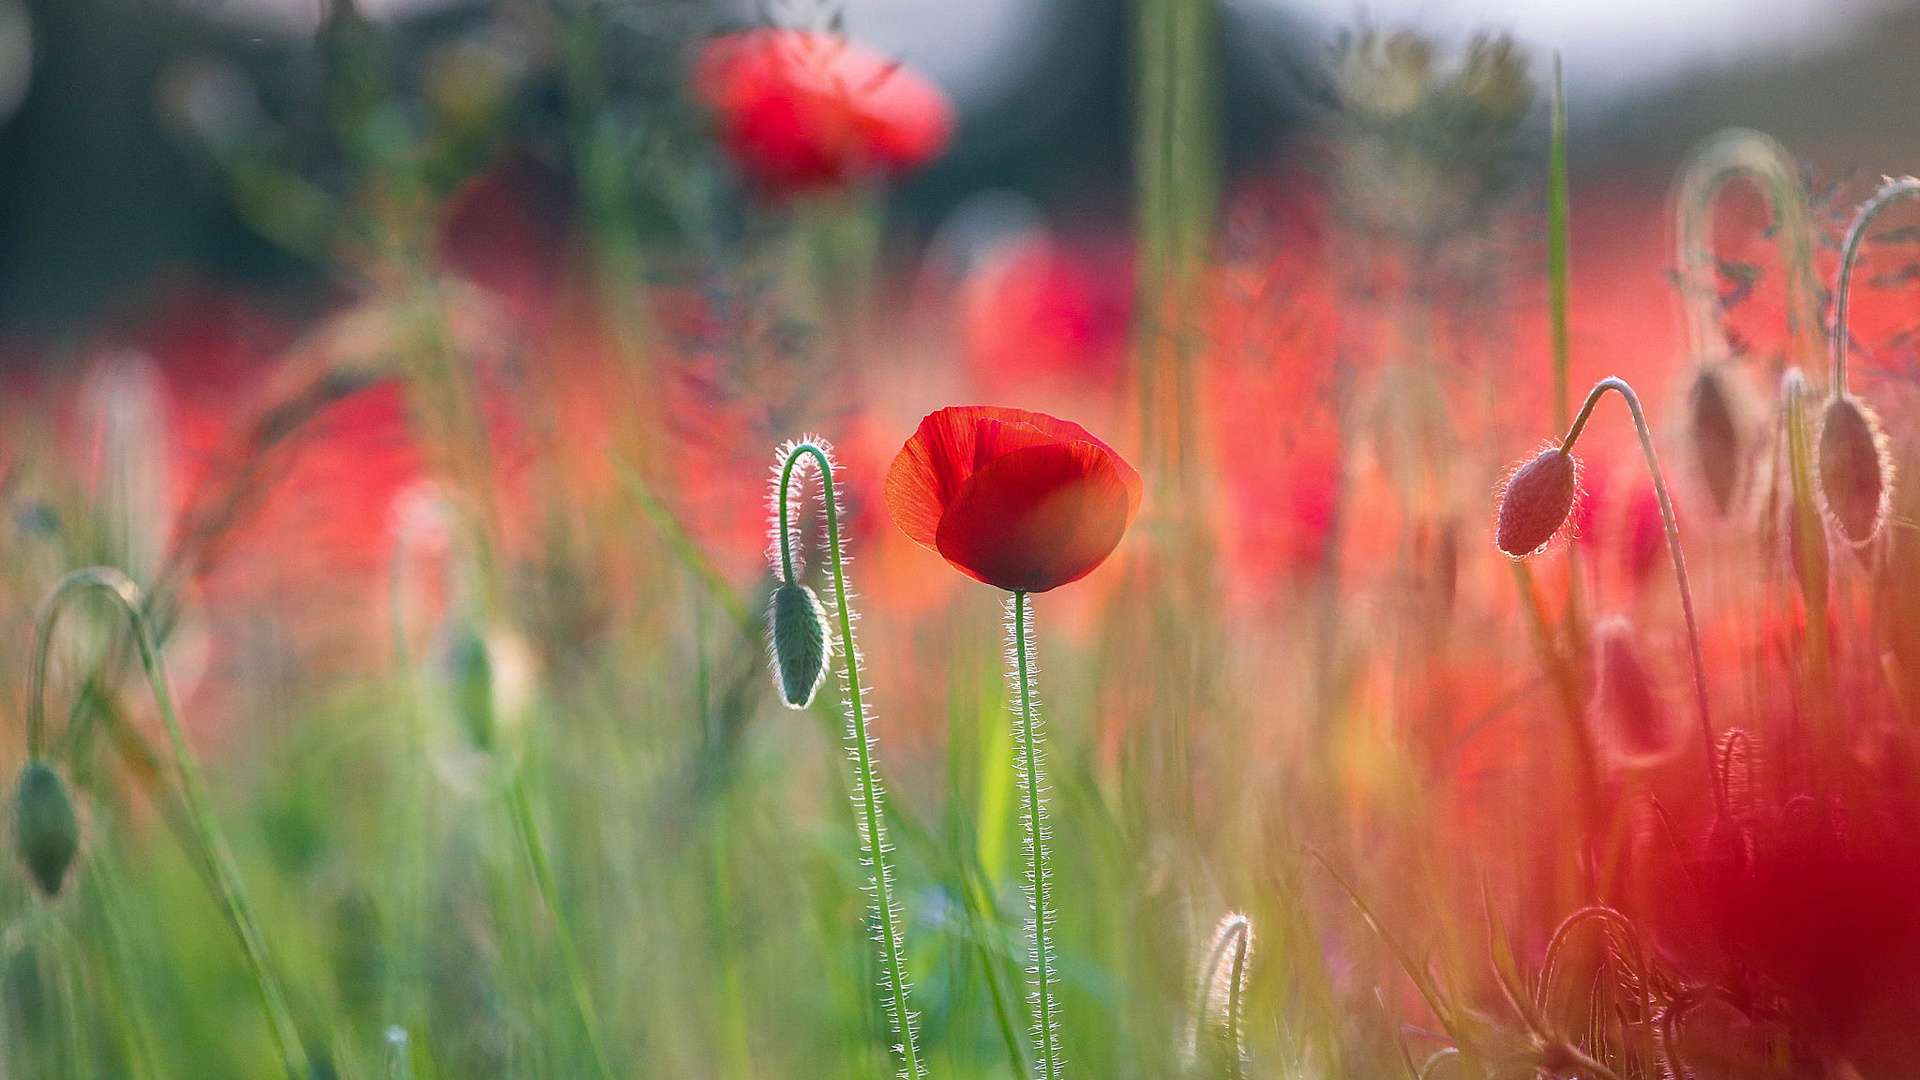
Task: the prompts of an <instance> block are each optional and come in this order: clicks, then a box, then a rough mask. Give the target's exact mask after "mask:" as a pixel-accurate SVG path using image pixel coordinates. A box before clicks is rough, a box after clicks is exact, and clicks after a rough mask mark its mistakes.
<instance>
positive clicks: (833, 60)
mask: <svg viewBox="0 0 1920 1080" xmlns="http://www.w3.org/2000/svg"><path fill="white" fill-rule="evenodd" d="M693 79H694V88H695V90H696V92H697V93H698V94H699V96H700V97H701V99H702V100H704V101H705V102H706V103H707V105H708V106H709V107H710V108H712V109H713V111H714V112H715V113H716V114H717V115H718V118H719V122H720V138H721V141H722V142H723V143H724V144H725V145H726V148H727V152H728V153H729V154H731V155H732V156H733V159H734V161H735V162H736V163H737V164H738V165H739V166H740V168H741V169H742V170H743V171H745V172H746V173H747V174H748V175H749V176H750V177H752V178H753V180H754V181H755V182H756V183H757V184H759V185H760V186H761V187H762V188H764V189H766V190H767V191H769V192H771V193H775V194H792V193H796V192H804V191H809V190H816V189H830V188H838V187H845V186H846V185H848V184H850V183H852V182H853V181H855V180H857V179H859V178H861V177H863V176H867V175H873V174H879V175H899V174H902V173H907V172H911V171H913V170H914V169H917V168H919V167H920V166H922V165H925V164H926V163H927V162H929V161H931V160H933V158H934V157H935V156H936V155H938V154H939V153H940V151H942V150H944V149H945V148H946V145H947V140H948V138H949V137H950V136H951V135H952V133H953V111H952V109H951V108H950V107H949V106H948V105H947V100H946V98H945V97H944V96H942V95H941V93H940V91H939V90H938V89H937V88H935V87H934V86H933V84H932V83H929V82H927V81H926V80H925V79H923V78H921V77H920V76H918V75H916V74H914V73H913V72H911V71H909V70H907V69H906V68H904V67H902V66H900V64H898V63H897V62H895V61H892V60H889V59H887V58H886V57H884V56H881V55H879V54H878V53H875V52H872V51H871V50H868V49H864V48H861V47H860V46H858V45H855V44H853V43H852V42H849V41H847V40H846V39H844V38H842V37H839V36H837V35H833V34H823V33H814V32H811V31H804V30H781V29H772V28H766V29H759V30H746V31H742V32H740V33H735V34H727V35H725V36H723V37H718V38H715V39H714V40H713V41H711V42H709V43H708V44H707V46H706V47H705V49H703V50H702V51H701V53H700V56H699V59H698V60H697V61H696V62H695V65H694V75H693Z"/></svg>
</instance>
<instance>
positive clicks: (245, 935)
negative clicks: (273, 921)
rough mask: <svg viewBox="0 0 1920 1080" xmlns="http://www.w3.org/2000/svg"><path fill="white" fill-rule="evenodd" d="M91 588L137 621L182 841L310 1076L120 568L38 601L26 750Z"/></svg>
mask: <svg viewBox="0 0 1920 1080" xmlns="http://www.w3.org/2000/svg"><path fill="white" fill-rule="evenodd" d="M88 589H97V590H100V591H102V592H105V593H107V594H108V595H109V596H111V597H113V598H114V600H115V601H117V602H118V603H119V605H120V607H121V609H122V610H124V611H125V612H126V615H127V618H128V620H129V621H130V622H131V623H132V628H133V639H134V645H135V647H136V648H137V649H138V650H139V653H140V666H141V667H142V668H143V669H145V671H146V676H147V684H148V685H149V686H150V687H151V688H152V690H153V696H154V700H155V702H156V703H157V704H158V706H159V709H160V719H161V721H162V722H163V723H164V724H165V725H166V728H167V738H168V740H169V741H170V742H171V743H172V747H173V760H174V769H175V773H176V777H175V779H176V782H177V783H178V785H179V788H180V800H181V803H182V805H183V808H184V810H185V814H184V817H185V821H186V824H187V827H188V830H187V835H186V836H183V837H182V839H183V840H185V841H187V847H188V848H189V849H190V850H193V851H195V852H196V854H197V855H198V859H197V860H196V861H197V862H198V863H199V864H200V866H201V868H202V870H203V872H204V873H205V874H206V875H207V877H208V879H209V885H210V887H211V888H212V891H213V893H214V896H215V898H216V899H217V900H218V901H219V903H220V908H221V911H222V913H223V914H225V915H226V917H227V923H228V925H229V926H230V927H231V928H232V930H233V933H234V936H235V937H236V938H237V939H239V942H240V948H241V952H242V953H243V954H244V955H245V957H246V961H247V970H248V973H249V974H251V975H252V976H253V984H254V988H255V989H256V990H257V991H258V992H259V995H260V1005H261V1008H262V1009H263V1010H264V1011H265V1012H266V1014H267V1021H268V1027H269V1028H270V1029H271V1030H272V1032H273V1037H274V1041H275V1043H276V1044H278V1046H279V1050H280V1056H281V1059H282V1060H283V1061H284V1062H285V1063H286V1067H287V1074H288V1075H289V1076H291V1077H293V1078H294V1080H307V1078H308V1075H309V1071H308V1064H307V1051H306V1047H305V1046H304V1045H302V1044H301V1042H300V1034H299V1031H298V1029H297V1028H296V1027H295V1026H294V1022H293V1013H292V1011H291V1010H290V1009H289V1008H288V1006H287V999H286V994H285V993H284V992H283V991H282V990H281V987H280V980H279V977H278V976H277V975H275V973H274V968H273V963H272V961H271V959H270V958H269V956H268V953H267V946H266V938H265V936H264V935H263V934H262V933H261V931H260V923H259V920H258V919H257V918H256V917H255V916H254V911H253V904H252V902H251V901H249V900H248V898H247V892H246V887H245V886H244V885H243V884H242V883H241V880H240V870H239V867H238V865H237V864H236V863H235V861H234V858H233V851H232V849H231V848H230V847H229V846H228V844H227V839H226V834H225V833H224V832H222V831H221V828H220V822H219V819H217V818H216V817H214V815H213V809H212V801H211V799H209V798H208V795H207V790H206V783H205V781H203V780H202V779H201V776H200V768H199V766H198V764H196V763H195V761H194V758H193V752H192V751H191V750H190V749H189V748H188V746H187V739H186V734H185V733H184V732H183V731H182V730H181V727H180V719H179V717H178V716H177V715H176V714H175V712H174V707H173V692H172V691H171V690H170V689H169V688H168V685H167V672H166V668H165V667H164V666H163V665H162V664H161V663H160V658H159V656H158V655H157V654H156V652H155V650H154V646H153V639H152V636H151V634H150V633H149V630H148V626H147V619H146V615H145V608H144V607H143V606H142V597H141V593H140V587H139V586H138V585H135V584H134V583H133V581H132V579H130V578H128V577H127V576H126V575H125V574H123V573H121V572H120V571H118V570H114V569H112V568H110V567H104V566H96V567H91V568H88V569H84V570H76V571H74V572H73V573H71V574H68V575H67V576H66V577H64V578H62V579H61V580H60V582H59V584H57V585H55V586H54V588H53V591H52V592H51V593H49V594H48V596H47V599H46V601H45V602H44V603H42V604H41V605H40V613H39V617H38V619H37V620H36V625H37V627H38V629H37V631H36V633H35V636H34V642H33V658H32V663H31V664H30V665H29V667H28V669H27V745H28V752H29V753H32V754H38V753H39V752H40V750H41V748H42V747H44V745H45V742H46V688H47V687H46V683H47V657H48V653H49V651H50V648H51V646H52V643H53V628H54V624H55V621H56V620H57V619H58V618H59V615H60V613H61V612H62V611H63V610H65V607H66V604H67V603H68V602H69V601H70V600H72V599H73V598H74V597H75V596H77V595H79V594H80V593H81V592H83V591H86V590H88Z"/></svg>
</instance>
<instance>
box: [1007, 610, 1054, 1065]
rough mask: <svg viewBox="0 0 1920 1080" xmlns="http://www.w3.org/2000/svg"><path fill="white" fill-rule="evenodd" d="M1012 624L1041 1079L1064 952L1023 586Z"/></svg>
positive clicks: (1030, 996)
mask: <svg viewBox="0 0 1920 1080" xmlns="http://www.w3.org/2000/svg"><path fill="white" fill-rule="evenodd" d="M1007 630H1008V634H1009V636H1010V637H1011V638H1012V643H1011V649H1010V652H1011V653H1012V656H1010V657H1009V659H1010V660H1011V661H1012V662H1013V666H1014V700H1015V705H1016V706H1017V707H1018V709H1019V715H1018V717H1017V723H1018V727H1017V728H1016V730H1015V733H1014V734H1015V739H1016V741H1017V742H1018V744H1019V757H1018V759H1017V765H1018V768H1019V770H1020V788H1021V791H1020V795H1021V799H1022V801H1023V802H1024V804H1025V805H1024V806H1023V807H1022V809H1021V814H1020V820H1021V824H1022V825H1023V826H1024V827H1025V829H1026V837H1025V846H1026V853H1027V875H1026V892H1027V902H1028V905H1029V906H1030V907H1031V908H1032V912H1033V913H1032V915H1031V916H1029V917H1028V920H1027V936H1028V938H1029V939H1030V940H1031V941H1032V943H1033V958H1032V961H1031V962H1030V964H1029V966H1028V973H1029V974H1030V975H1031V976H1032V979H1031V988H1030V989H1029V990H1028V992H1027V1003H1028V1005H1029V1006H1030V1007H1031V1009H1032V1011H1033V1046H1034V1055H1035V1061H1034V1074H1035V1075H1036V1076H1037V1077H1038V1078H1039V1080H1059V1077H1060V1069H1061V1066H1062V1064H1063V1063H1062V1062H1061V1060H1060V1020H1059V1013H1060V1003H1059V1002H1058V1000H1056V999H1055V997H1054V993H1053V987H1054V984H1055V983H1056V982H1058V981H1059V974H1058V971H1057V968H1058V965H1059V957H1058V956H1057V955H1056V952H1055V950H1056V946H1055V944H1054V939H1053V933H1054V910H1053V864H1052V859H1051V856H1050V854H1049V852H1048V850H1047V841H1048V839H1050V837H1051V835H1052V830H1051V829H1050V828H1049V827H1048V826H1047V800H1046V755H1045V753H1044V752H1043V751H1042V749H1041V722H1040V713H1039V708H1038V705H1037V702H1036V701H1035V700H1034V697H1035V695H1034V668H1035V662H1034V647H1033V602H1032V600H1031V599H1030V598H1029V597H1028V595H1027V594H1026V592H1024V591H1016V592H1014V593H1013V595H1012V596H1010V597H1009V598H1008V600H1007Z"/></svg>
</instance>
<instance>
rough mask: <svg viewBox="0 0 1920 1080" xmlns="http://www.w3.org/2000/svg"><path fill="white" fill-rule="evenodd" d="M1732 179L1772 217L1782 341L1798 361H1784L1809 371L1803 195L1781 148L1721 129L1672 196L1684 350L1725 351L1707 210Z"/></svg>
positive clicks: (1813, 307)
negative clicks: (1747, 187)
mask: <svg viewBox="0 0 1920 1080" xmlns="http://www.w3.org/2000/svg"><path fill="white" fill-rule="evenodd" d="M1738 176H1747V177H1750V178H1752V179H1754V180H1755V181H1757V182H1758V183H1759V185H1760V188H1761V190H1762V191H1764V192H1765V193H1766V196H1767V202H1768V203H1769V204H1770V209H1771V210H1772V211H1773V217H1774V228H1775V234H1774V235H1775V242H1776V243H1777V244H1778V247H1779V252H1780V262H1781V265H1782V267H1783V268H1784V269H1785V271H1786V272H1787V274H1788V280H1787V282H1786V283H1785V288H1784V292H1785V293H1786V299H1787V333H1788V334H1789V336H1790V337H1791V338H1792V340H1793V347H1794V351H1795V352H1796V353H1797V354H1798V355H1794V356H1789V357H1788V362H1789V363H1790V364H1802V365H1804V364H1808V363H1811V362H1812V360H1813V357H1815V356H1816V355H1818V353H1819V348H1820V341H1819V315H1818V311H1819V295H1818V292H1817V290H1816V288H1815V280H1814V271H1813V245H1812V241H1811V239H1810V237H1809V234H1808V228H1807V218H1808V214H1807V194H1806V189H1805V187H1804V186H1803V185H1802V183H1801V181H1800V171H1799V168H1798V167H1797V166H1796V165H1795V164H1794V161H1793V156H1792V155H1791V154H1789V153H1787V150H1786V148H1785V147H1783V146H1781V145H1780V144H1779V143H1778V142H1776V141H1775V140H1774V139H1772V138H1771V137H1769V136H1766V135H1762V134H1761V133H1759V132H1757V131H1749V130H1747V129H1744V128H1728V129H1726V130H1724V131H1720V132H1716V133H1715V134H1713V135H1711V136H1708V137H1707V139H1706V140H1705V141H1704V142H1702V143H1701V144H1700V145H1699V146H1698V147H1696V148H1695V149H1694V151H1693V153H1692V154H1691V155H1690V156H1689V157H1688V158H1687V162H1686V164H1685V165H1683V166H1681V170H1680V179H1679V182H1678V184H1677V186H1676V187H1675V190H1674V221H1675V229H1674V231H1675V239H1676V243H1677V246H1678V248H1679V251H1678V256H1679V263H1680V266H1679V270H1680V294H1681V299H1682V301H1683V303H1684V304H1685V307H1686V313H1687V339H1688V342H1689V343H1690V344H1691V345H1692V346H1693V348H1694V349H1695V350H1696V352H1708V353H1712V354H1716V357H1717V355H1724V354H1725V353H1726V352H1728V351H1729V346H1728V343H1727V340H1726V337H1725V335H1724V334H1723V333H1722V332H1721V330H1720V319H1719V305H1720V300H1719V292H1718V290H1717V289H1716V288H1715V287H1714V273H1715V271H1714V264H1713V206H1714V202H1715V200H1716V199H1717V198H1718V197H1719V194H1720V190H1721V189H1722V188H1724V187H1725V186H1726V185H1727V182H1728V181H1730V180H1732V179H1734V178H1735V177H1738Z"/></svg>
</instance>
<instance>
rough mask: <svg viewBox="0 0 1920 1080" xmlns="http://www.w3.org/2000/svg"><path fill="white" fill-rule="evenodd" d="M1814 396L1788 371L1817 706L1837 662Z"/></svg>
mask: <svg viewBox="0 0 1920 1080" xmlns="http://www.w3.org/2000/svg"><path fill="white" fill-rule="evenodd" d="M1836 325H1838V324H1836ZM1840 332H1841V333H1844V332H1845V331H1844V330H1842V331H1840ZM1835 378H1836V381H1838V382H1840V383H1844V382H1845V376H1844V375H1842V374H1839V373H1838V371H1837V370H1836V375H1835ZM1811 394H1812V388H1811V387H1809V386H1808V385H1807V380H1806V378H1805V376H1803V375H1801V374H1800V369H1799V368H1789V369H1788V370H1787V375H1786V378H1785V379H1784V380H1782V386H1781V395H1780V396H1781V406H1782V408H1783V409H1784V410H1785V411H1786V429H1787V476H1788V481H1789V484H1790V485H1791V487H1792V490H1793V506H1792V522H1791V528H1792V529H1793V543H1792V544H1791V546H1790V547H1789V551H1790V552H1791V554H1792V558H1793V572H1794V577H1795V579H1796V580H1797V581H1798V582H1799V584H1800V599H1801V602H1802V603H1803V604H1804V605H1805V606H1806V623H1807V625H1806V641H1807V664H1808V673H1809V676H1810V681H1811V682H1812V684H1813V687H1814V690H1815V693H1814V700H1815V701H1816V702H1825V701H1826V700H1827V697H1826V693H1825V691H1826V689H1827V685H1828V671H1829V664H1830V663H1831V661H1832V652H1831V648H1832V647H1831V645H1830V643H1829V641H1828V638H1827V558H1826V554H1827V534H1826V522H1825V520H1824V519H1822V518H1821V516H1820V508H1819V506H1818V505H1816V504H1815V502H1814V477H1813V461H1814V453H1813V423H1812V421H1811V419H1809V418H1808V416H1807V407H1808V404H1809V402H1808V399H1809V398H1810V397H1811ZM1816 707H1818V706H1816Z"/></svg>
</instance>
